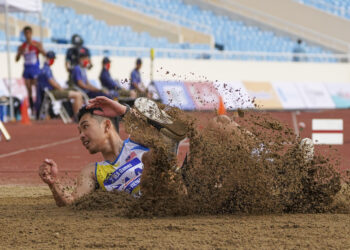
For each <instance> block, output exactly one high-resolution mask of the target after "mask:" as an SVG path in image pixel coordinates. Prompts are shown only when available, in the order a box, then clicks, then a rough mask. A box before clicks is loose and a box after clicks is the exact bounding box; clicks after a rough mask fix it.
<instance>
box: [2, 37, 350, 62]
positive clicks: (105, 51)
mask: <svg viewBox="0 0 350 250" xmlns="http://www.w3.org/2000/svg"><path fill="white" fill-rule="evenodd" d="M20 44H21V42H18V41H11V42H10V47H11V51H15V49H17V46H19V45H20ZM5 46H6V41H0V51H1V50H2V51H5V49H4V48H5ZM71 46H72V45H71V44H56V43H44V48H45V49H46V50H49V49H50V50H54V51H55V52H56V53H65V52H66V50H67V49H68V48H70V47H71ZM87 47H88V48H89V49H90V50H91V52H92V54H93V55H100V56H125V57H149V56H150V48H144V47H138V48H133V47H115V46H105V45H103V46H101V45H87ZM154 51H155V58H178V59H201V60H208V59H214V60H251V61H284V62H286V61H295V60H296V59H298V60H299V61H303V62H350V54H311V53H293V52H289V53H288V52H287V53H286V52H256V51H218V50H193V49H168V48H155V49H154Z"/></svg>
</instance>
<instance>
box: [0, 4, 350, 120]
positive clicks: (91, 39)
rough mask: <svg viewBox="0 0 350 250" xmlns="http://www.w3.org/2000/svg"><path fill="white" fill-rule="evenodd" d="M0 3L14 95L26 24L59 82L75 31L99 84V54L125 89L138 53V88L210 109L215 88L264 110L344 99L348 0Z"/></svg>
mask: <svg viewBox="0 0 350 250" xmlns="http://www.w3.org/2000/svg"><path fill="white" fill-rule="evenodd" d="M0 6H1V14H0V62H1V70H0V96H11V95H12V96H14V97H16V98H18V99H19V101H20V102H22V100H23V99H25V98H26V96H27V91H26V88H25V86H24V83H23V79H22V73H23V62H22V61H23V58H21V59H20V62H19V63H15V60H14V58H15V55H16V53H17V50H18V46H20V45H21V44H22V43H23V42H24V41H25V38H24V35H23V31H22V30H23V27H25V26H30V27H32V30H33V39H34V40H36V41H41V42H42V44H43V48H44V49H45V51H46V52H47V51H49V50H50V51H53V52H55V53H56V60H55V64H54V65H52V67H51V69H52V72H53V75H54V78H55V79H56V81H57V82H58V83H60V85H61V86H62V87H66V86H68V85H67V82H69V74H70V73H69V70H67V68H66V65H65V63H66V61H67V50H68V49H69V48H71V47H74V46H75V45H72V44H71V43H72V36H73V35H78V36H79V37H80V38H81V39H82V44H83V46H84V47H85V48H87V49H88V50H89V52H90V53H89V54H90V61H91V67H89V68H88V69H87V70H86V72H87V73H86V74H87V78H88V79H89V81H90V82H91V84H92V85H94V86H96V87H97V88H100V87H101V86H102V85H103V84H102V85H101V82H100V73H101V70H102V68H103V64H102V60H103V58H105V57H107V58H108V59H109V60H110V69H109V73H110V75H111V77H112V78H113V79H114V80H115V81H116V83H118V86H119V87H120V88H124V89H126V90H128V89H129V88H130V83H131V82H132V81H131V73H132V71H133V69H134V68H135V62H136V59H137V58H140V59H141V60H142V67H141V68H140V70H139V71H140V78H141V81H142V83H143V85H144V87H145V88H148V86H150V83H152V84H151V85H152V90H150V91H151V92H152V91H153V94H154V96H153V97H154V98H155V99H158V100H161V101H162V102H164V103H167V104H169V103H170V104H171V105H174V106H178V107H180V108H182V109H187V110H214V109H215V108H217V106H218V102H219V98H220V97H222V98H223V100H224V104H225V107H226V109H229V110H230V109H232V110H235V109H237V108H251V107H252V104H251V103H250V102H249V100H251V99H253V98H255V100H256V103H257V104H258V105H259V107H260V108H261V109H266V110H308V109H310V110H315V109H336V108H342V109H343V108H348V107H350V64H349V59H350V58H349V51H350V46H349V45H350V32H348V30H350V0H342V1H340V0H264V1H256V0H138V1H136V0H69V1H68V0H43V1H38V0H31V1H24V0H23V1H11V0H2V1H0ZM40 57H41V58H40V64H41V66H40V67H42V65H43V62H44V61H45V59H44V58H43V57H42V56H40ZM9 78H12V79H13V80H12V81H9V80H8V79H9ZM213 87H214V88H213ZM9 89H10V93H9ZM33 89H35V86H33ZM234 90H239V91H234ZM238 92H239V93H238ZM33 93H34V94H33V98H34V99H35V90H33ZM128 97H130V95H129V96H128ZM198 98H199V99H201V100H202V101H201V102H198V101H196V100H197V99H198ZM242 100H243V101H242ZM4 112H5V117H4V116H2V120H3V121H8V120H10V117H11V115H10V113H11V112H10V110H7V111H3V113H4ZM37 112H39V111H37ZM32 113H34V111H32ZM15 118H16V117H15ZM17 118H18V119H19V117H17Z"/></svg>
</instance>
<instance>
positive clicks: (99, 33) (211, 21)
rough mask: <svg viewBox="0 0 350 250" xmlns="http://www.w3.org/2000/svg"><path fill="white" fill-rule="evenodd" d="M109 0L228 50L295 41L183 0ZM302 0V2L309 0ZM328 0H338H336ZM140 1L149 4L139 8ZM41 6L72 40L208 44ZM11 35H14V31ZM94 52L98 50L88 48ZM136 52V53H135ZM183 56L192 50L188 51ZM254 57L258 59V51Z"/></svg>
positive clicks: (272, 48) (35, 19)
mask: <svg viewBox="0 0 350 250" xmlns="http://www.w3.org/2000/svg"><path fill="white" fill-rule="evenodd" d="M107 1H109V2H111V3H114V4H118V5H121V6H124V7H127V8H130V9H133V10H136V11H140V12H143V13H145V14H148V15H152V16H155V17H158V18H161V19H164V20H167V21H170V22H173V23H178V24H180V25H183V26H186V27H189V28H192V29H195V30H198V31H202V32H207V33H210V34H212V35H213V37H214V38H215V42H216V43H219V44H222V45H224V48H225V50H228V51H230V50H232V51H256V52H292V50H293V48H294V47H295V45H296V44H295V41H293V40H292V39H291V38H289V37H284V36H277V35H276V34H274V33H273V32H271V31H265V30H262V29H260V28H258V27H255V26H250V25H247V24H245V23H244V22H242V21H236V20H231V19H230V18H228V17H227V16H220V15H216V14H214V13H213V12H212V11H208V10H202V9H200V8H199V7H198V6H194V5H188V4H185V3H183V2H182V1H181V0H137V1H136V0H132V1H129V0H107ZM302 1H304V2H306V1H307V0H302ZM329 1H331V2H339V1H337V0H329ZM349 1H350V0H349ZM349 1H346V2H349ZM140 6H153V7H152V8H146V7H145V8H141V7H140ZM43 8H44V11H43V17H44V19H45V20H47V22H46V23H45V25H46V26H47V27H48V28H49V29H51V33H52V37H51V38H52V39H67V40H70V37H71V36H72V35H73V34H75V33H77V34H80V35H81V36H82V37H83V38H84V40H85V43H86V44H87V45H106V46H107V45H108V46H119V47H145V48H150V47H154V48H173V49H184V50H185V49H192V50H210V47H209V45H203V44H189V43H183V44H179V43H171V42H169V41H168V40H167V39H166V38H156V37H152V36H150V34H149V33H147V32H141V33H138V32H135V31H133V30H132V29H131V27H129V26H110V25H107V24H106V23H105V22H104V21H101V20H96V19H94V18H93V16H91V15H84V14H77V13H76V12H75V10H74V9H72V8H67V7H58V6H56V5H55V4H54V3H43ZM171 13H177V14H176V15H177V16H181V17H184V18H182V19H179V18H178V17H176V16H174V15H173V14H171ZM11 15H13V16H15V17H16V18H18V19H21V20H25V21H27V22H29V23H34V24H39V16H38V15H36V14H24V13H13V14H11ZM202 24H204V25H202ZM1 34H2V33H1V31H0V39H1V37H3V36H4V35H1ZM14 39H15V40H16V39H17V40H18V37H17V38H14ZM1 40H3V39H1ZM48 40H51V39H45V41H48ZM0 49H1V48H0ZM304 50H305V52H306V53H328V54H330V53H332V52H330V51H326V50H324V49H322V48H320V47H316V46H311V45H309V44H304ZM56 52H62V51H56ZM92 53H93V54H96V53H98V51H92ZM100 53H101V52H100ZM118 53H119V52H118ZM120 54H123V55H124V56H135V52H123V53H122V52H120ZM136 54H137V53H136ZM184 55H185V53H184V54H183V55H182V56H184ZM136 56H140V55H138V54H137V55H136ZM145 56H148V53H145ZM168 56H171V57H178V56H179V54H178V53H170V54H169V55H168ZM197 56H198V55H197ZM187 57H191V56H189V55H187ZM194 57H196V56H194ZM214 57H215V58H220V57H222V56H220V55H216V56H214ZM239 58H240V59H247V57H246V56H238V57H237V56H235V57H232V59H239ZM251 58H252V57H250V59H251ZM256 58H259V60H260V59H261V57H256ZM248 59H249V58H248ZM281 60H282V59H281Z"/></svg>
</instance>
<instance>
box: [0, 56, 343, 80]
mask: <svg viewBox="0 0 350 250" xmlns="http://www.w3.org/2000/svg"><path fill="white" fill-rule="evenodd" d="M14 58H15V55H14V54H12V55H11V63H12V74H13V77H16V78H20V77H21V74H22V71H23V62H22V61H20V62H18V63H15V61H14ZM64 59H65V58H64V55H58V58H57V60H56V62H55V64H54V65H53V72H54V75H55V77H56V79H61V80H64V79H67V72H66V71H65V68H64ZM101 60H102V57H99V56H96V57H93V58H92V62H93V64H94V67H93V68H92V69H91V70H90V71H89V72H88V76H89V78H91V79H98V75H99V72H100V70H101ZM111 60H112V67H111V72H112V75H113V77H114V78H118V79H120V80H121V79H129V76H130V71H131V70H132V69H133V68H134V64H135V58H128V57H111ZM0 62H2V63H1V70H0V78H6V77H7V64H6V54H5V53H0ZM142 77H143V80H144V82H145V83H148V81H149V79H150V61H149V59H144V60H143V67H142ZM154 79H156V80H157V79H158V80H189V81H198V80H201V81H206V80H210V81H215V80H218V81H237V80H238V81H239V80H245V81H296V82H303V81H310V82H323V83H325V82H349V83H350V64H345V63H339V64H336V63H334V64H333V63H332V64H327V63H292V62H253V61H224V60H218V61H215V60H180V59H156V60H155V62H154Z"/></svg>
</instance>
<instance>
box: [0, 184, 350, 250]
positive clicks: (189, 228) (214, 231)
mask: <svg viewBox="0 0 350 250" xmlns="http://www.w3.org/2000/svg"><path fill="white" fill-rule="evenodd" d="M116 214H117V213H116V212H115V211H114V210H113V209H110V210H108V209H104V210H94V211H84V210H74V209H72V208H69V207H66V208H58V207H56V205H55V203H54V201H53V198H52V196H51V195H50V191H49V189H48V188H47V187H44V186H41V187H31V186H2V187H0V227H1V230H0V249H71V248H77V249H82V248H90V249H91V248H94V249H96V248H109V249H111V248H114V249H116V248H133V249H136V248H138V249H153V248H158V249H159V248H162V249H164V248H167V249H169V248H171V249H179V248H181V249H213V248H216V249H228V248H231V249H232V248H235V249H236V248H238V249H239V248H240V249H248V248H259V249H299V248H304V249H306V248H307V249H316V248H317V249H321V248H322V249H349V248H350V226H349V225H350V215H349V214H278V215H239V214H235V215H225V216H185V217H165V218H156V217H154V218H148V219H140V218H134V219H128V218H123V217H119V216H117V215H116Z"/></svg>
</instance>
